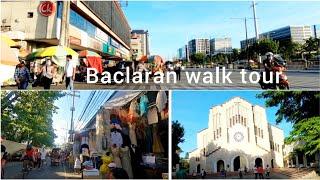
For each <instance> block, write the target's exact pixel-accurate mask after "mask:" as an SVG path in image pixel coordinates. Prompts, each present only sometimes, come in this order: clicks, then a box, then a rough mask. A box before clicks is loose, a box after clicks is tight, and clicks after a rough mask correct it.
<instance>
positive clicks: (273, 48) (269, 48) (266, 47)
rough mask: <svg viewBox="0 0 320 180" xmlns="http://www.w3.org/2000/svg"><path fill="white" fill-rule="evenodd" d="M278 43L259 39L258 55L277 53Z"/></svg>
mask: <svg viewBox="0 0 320 180" xmlns="http://www.w3.org/2000/svg"><path fill="white" fill-rule="evenodd" d="M278 49H279V42H276V41H273V40H271V39H261V40H260V41H259V43H258V52H259V53H260V54H266V53H267V52H273V53H275V54H276V53H278Z"/></svg>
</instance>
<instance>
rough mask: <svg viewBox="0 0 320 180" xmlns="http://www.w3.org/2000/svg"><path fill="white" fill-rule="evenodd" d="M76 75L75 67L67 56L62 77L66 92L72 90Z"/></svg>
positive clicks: (70, 57) (69, 56)
mask: <svg viewBox="0 0 320 180" xmlns="http://www.w3.org/2000/svg"><path fill="white" fill-rule="evenodd" d="M75 75H76V67H75V65H74V63H73V62H72V56H71V55H67V62H66V66H65V72H64V77H65V78H66V88H67V89H68V90H73V81H74V79H75Z"/></svg>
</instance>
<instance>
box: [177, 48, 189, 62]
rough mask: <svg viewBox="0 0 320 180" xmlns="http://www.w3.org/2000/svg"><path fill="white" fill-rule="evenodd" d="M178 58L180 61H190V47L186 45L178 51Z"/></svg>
mask: <svg viewBox="0 0 320 180" xmlns="http://www.w3.org/2000/svg"><path fill="white" fill-rule="evenodd" d="M177 58H178V60H188V59H189V53H188V45H184V46H182V47H181V48H179V49H178V55H177Z"/></svg>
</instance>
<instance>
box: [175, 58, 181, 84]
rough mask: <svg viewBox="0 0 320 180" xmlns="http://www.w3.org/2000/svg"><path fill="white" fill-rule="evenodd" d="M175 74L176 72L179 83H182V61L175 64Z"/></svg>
mask: <svg viewBox="0 0 320 180" xmlns="http://www.w3.org/2000/svg"><path fill="white" fill-rule="evenodd" d="M174 72H175V73H176V75H177V79H178V81H180V79H181V62H180V61H178V62H177V63H176V64H175V67H174Z"/></svg>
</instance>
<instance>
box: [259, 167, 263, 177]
mask: <svg viewBox="0 0 320 180" xmlns="http://www.w3.org/2000/svg"><path fill="white" fill-rule="evenodd" d="M258 174H259V179H264V177H263V168H262V166H259V167H258Z"/></svg>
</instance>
